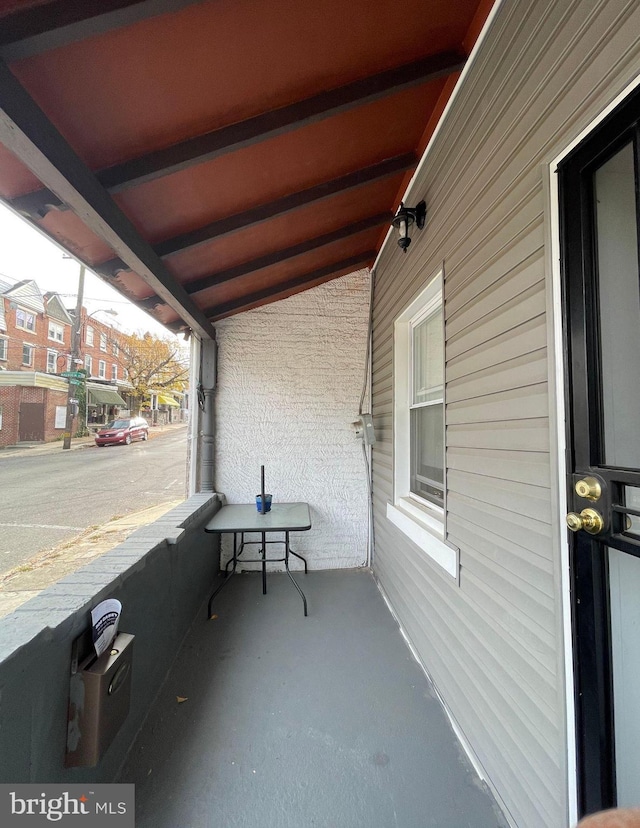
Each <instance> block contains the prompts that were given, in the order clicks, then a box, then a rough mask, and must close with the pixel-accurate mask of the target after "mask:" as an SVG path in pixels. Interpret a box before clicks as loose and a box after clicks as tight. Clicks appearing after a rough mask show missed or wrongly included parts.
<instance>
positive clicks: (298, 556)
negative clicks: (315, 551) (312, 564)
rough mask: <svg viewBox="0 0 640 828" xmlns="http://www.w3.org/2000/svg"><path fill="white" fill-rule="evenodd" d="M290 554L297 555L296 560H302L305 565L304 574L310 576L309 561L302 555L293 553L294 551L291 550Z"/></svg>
mask: <svg viewBox="0 0 640 828" xmlns="http://www.w3.org/2000/svg"><path fill="white" fill-rule="evenodd" d="M289 552H291V554H292V555H295V556H296V558H300V560H301V561H302V563H303V564H304V574H305V575H308V574H309V570H308V569H307V559H306V558H304V557H303V556H302V555H298V553H297V552H294V551H293V549H290V550H289Z"/></svg>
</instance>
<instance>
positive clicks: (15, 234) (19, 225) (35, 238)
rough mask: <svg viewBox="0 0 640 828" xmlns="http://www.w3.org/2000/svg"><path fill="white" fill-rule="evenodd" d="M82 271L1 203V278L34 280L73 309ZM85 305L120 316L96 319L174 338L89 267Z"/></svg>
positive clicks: (124, 327)
mask: <svg viewBox="0 0 640 828" xmlns="http://www.w3.org/2000/svg"><path fill="white" fill-rule="evenodd" d="M79 272H80V265H79V264H78V262H77V261H75V259H65V258H63V251H62V250H61V249H60V248H59V247H57V246H56V245H55V244H53V242H51V241H49V239H48V238H47V237H46V236H43V235H42V234H41V233H39V232H38V231H37V230H35V229H34V228H33V227H31V225H29V224H28V223H27V222H26V221H25V220H24V219H21V218H19V217H18V216H16V215H15V214H14V213H12V212H11V211H10V210H8V209H7V208H6V207H4V206H3V205H2V204H0V279H4V280H5V281H7V282H20V281H22V280H23V279H33V280H34V282H36V283H37V285H38V287H39V288H40V290H41V291H42V293H45V292H46V291H48V290H52V291H55V292H56V293H59V294H60V295H61V296H62V297H63V301H64V303H65V306H66V307H72V308H74V307H75V305H76V296H77V291H78V275H79ZM82 304H83V305H84V306H85V307H86V308H87V309H88V311H89V313H93V312H94V311H97V310H98V309H100V308H102V309H111V310H115V311H117V313H118V316H110V315H109V314H104V313H101V314H98V315H97V317H96V318H97V319H100V320H102V321H104V322H106V323H108V324H112V323H113V325H114V327H116V328H119V329H120V330H122V331H125V332H126V333H137V332H144V331H150V332H151V333H152V334H154V335H155V336H159V337H162V338H165V337H172V338H173V334H171V333H170V332H169V331H168V330H167V329H166V328H165V327H164V326H163V325H161V324H160V323H159V322H156V321H155V319H153V318H152V317H151V316H149V315H148V314H146V313H145V312H144V311H142V310H140V309H139V308H137V307H136V306H135V305H134V304H133V303H131V302H129V300H128V299H126V297H124V296H123V295H122V294H121V293H118V291H117V290H114V289H113V288H112V287H111V286H110V285H108V284H107V283H106V282H104V281H103V280H102V279H100V278H99V277H98V276H96V275H95V274H93V273H91V272H90V271H89V270H87V271H86V276H85V281H84V300H83V303H82ZM180 341H182V340H180Z"/></svg>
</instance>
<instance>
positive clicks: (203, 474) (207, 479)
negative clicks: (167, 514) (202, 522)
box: [198, 339, 218, 492]
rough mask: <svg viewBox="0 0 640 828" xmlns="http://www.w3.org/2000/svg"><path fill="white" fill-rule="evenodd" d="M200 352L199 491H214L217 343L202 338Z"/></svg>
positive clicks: (213, 340)
mask: <svg viewBox="0 0 640 828" xmlns="http://www.w3.org/2000/svg"><path fill="white" fill-rule="evenodd" d="M201 348H202V350H201V354H200V360H201V362H200V366H201V368H200V371H201V373H200V383H199V386H198V402H199V405H200V407H201V409H202V411H201V430H200V438H201V443H200V491H201V492H214V491H215V487H214V482H215V405H214V403H215V390H216V374H217V366H218V343H217V342H216V341H215V339H203V340H202V344H201Z"/></svg>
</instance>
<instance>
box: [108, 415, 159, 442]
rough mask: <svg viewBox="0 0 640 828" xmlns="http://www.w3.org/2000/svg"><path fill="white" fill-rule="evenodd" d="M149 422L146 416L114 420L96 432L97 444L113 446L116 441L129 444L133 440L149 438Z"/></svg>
mask: <svg viewBox="0 0 640 828" xmlns="http://www.w3.org/2000/svg"><path fill="white" fill-rule="evenodd" d="M148 439H149V424H148V423H147V421H146V420H145V419H144V417H127V418H126V419H124V418H123V419H120V420H112V421H111V422H110V423H107V425H105V426H103V427H102V428H101V429H100V430H99V431H98V432H97V433H96V445H97V446H100V447H102V446H111V445H115V444H116V443H124V444H125V445H127V446H128V445H129V444H130V443H131V442H132V441H133V440H148Z"/></svg>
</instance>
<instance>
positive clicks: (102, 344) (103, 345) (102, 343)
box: [100, 333, 107, 351]
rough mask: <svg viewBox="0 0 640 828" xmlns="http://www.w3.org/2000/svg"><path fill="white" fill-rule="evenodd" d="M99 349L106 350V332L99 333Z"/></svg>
mask: <svg viewBox="0 0 640 828" xmlns="http://www.w3.org/2000/svg"><path fill="white" fill-rule="evenodd" d="M100 350H101V351H106V350H107V335H106V333H101V334H100Z"/></svg>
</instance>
